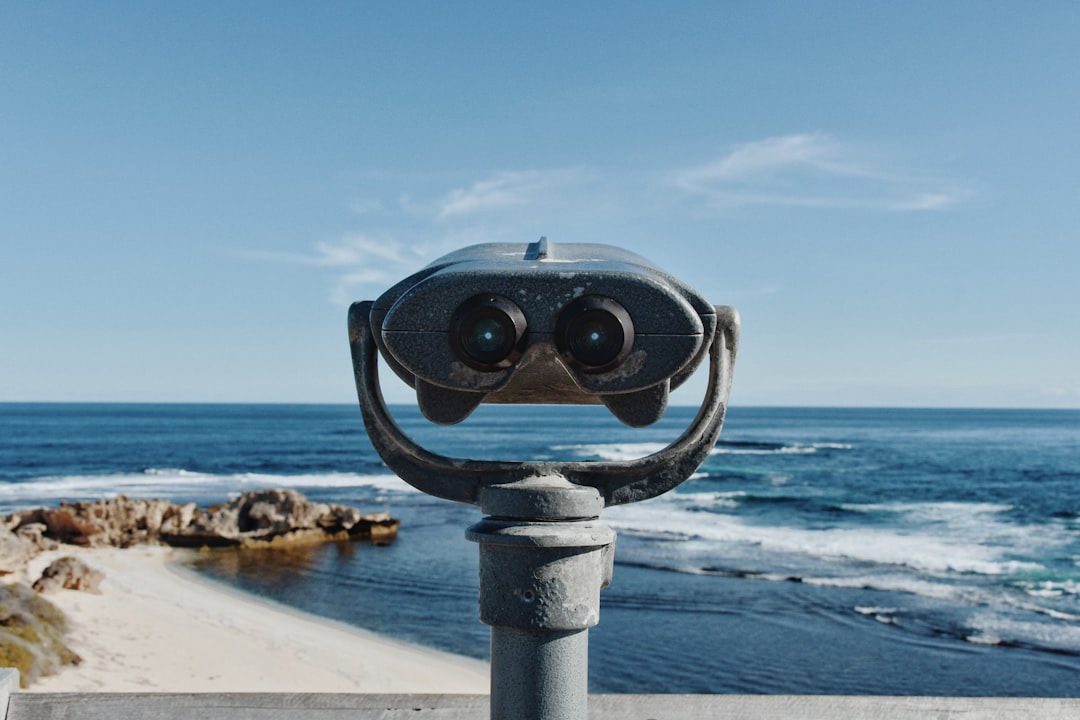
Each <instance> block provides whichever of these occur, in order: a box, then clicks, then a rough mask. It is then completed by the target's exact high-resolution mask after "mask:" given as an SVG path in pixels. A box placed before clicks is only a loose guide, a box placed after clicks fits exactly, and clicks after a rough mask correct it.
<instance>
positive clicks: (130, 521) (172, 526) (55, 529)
mask: <svg viewBox="0 0 1080 720" xmlns="http://www.w3.org/2000/svg"><path fill="white" fill-rule="evenodd" d="M2 527H3V528H4V529H5V530H7V531H8V532H7V536H6V537H5V536H4V535H2V534H0V569H2V567H3V565H2V563H3V554H2V553H3V548H4V543H5V541H9V543H10V548H11V549H10V552H11V553H13V558H15V557H17V556H18V553H19V552H20V548H21V547H23V546H22V545H20V542H23V541H25V542H26V544H27V545H28V546H29V547H30V548H31V550H32V552H31V555H32V554H33V552H36V549H35V548H40V547H42V546H43V544H44V543H47V542H56V541H59V542H63V543H69V544H73V545H82V546H87V547H101V546H114V547H131V546H132V545H138V544H142V543H158V542H162V543H165V544H168V545H175V546H180V547H203V546H206V547H223V546H242V547H261V546H265V545H269V544H274V545H282V544H291V543H314V542H326V541H328V540H345V539H350V538H360V539H370V540H374V541H378V542H386V541H388V540H391V539H393V538H394V537H396V535H397V527H398V521H397V520H394V519H392V518H391V517H390V516H389V515H388V514H386V513H372V514H368V515H364V514H361V513H360V512H359V511H358V510H356V509H355V508H351V507H347V506H344V505H331V504H327V503H316V502H312V501H310V500H308V499H307V498H305V497H304V496H303V495H302V494H300V493H299V492H297V491H295V490H277V489H274V490H262V491H252V492H247V493H244V494H242V495H240V496H239V497H237V498H234V499H233V500H230V501H229V502H227V503H223V504H221V505H216V506H214V507H211V508H208V509H206V510H203V509H201V508H198V507H197V506H196V505H195V504H194V503H188V504H185V505H177V504H175V503H170V502H168V501H166V500H140V499H132V498H128V497H125V496H123V495H121V496H119V497H115V498H112V499H109V500H97V501H95V502H77V503H68V502H64V503H61V505H60V507H58V508H55V509H47V508H40V509H37V510H27V511H22V512H18V513H14V514H12V515H9V516H8V517H7V518H6V519H5V522H4V523H3V525H2ZM24 536H25V537H24ZM12 538H13V539H12ZM27 538H32V539H30V540H28V539H27ZM33 538H36V539H33ZM28 557H29V556H28ZM13 562H14V560H13ZM23 562H25V558H24V559H23ZM20 565H21V563H20Z"/></svg>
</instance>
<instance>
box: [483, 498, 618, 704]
mask: <svg viewBox="0 0 1080 720" xmlns="http://www.w3.org/2000/svg"><path fill="white" fill-rule="evenodd" d="M467 537H468V538H469V539H470V540H472V541H474V542H477V543H479V544H480V619H481V620H483V621H484V622H485V623H487V624H488V625H490V626H491V720H586V718H587V717H588V707H587V706H588V699H589V628H590V627H592V626H593V625H595V624H596V623H597V622H598V621H599V619H600V590H601V589H602V588H604V587H606V586H607V585H608V583H609V582H610V580H611V560H612V554H613V550H614V542H615V533H614V532H613V531H612V530H611V528H609V527H607V526H606V525H603V524H601V523H599V522H597V521H595V520H578V521H572V520H571V521H566V520H564V521H557V522H549V521H541V520H515V519H494V518H486V519H484V520H482V521H481V522H479V523H477V524H476V525H473V526H472V527H471V528H469V532H468V534H467Z"/></svg>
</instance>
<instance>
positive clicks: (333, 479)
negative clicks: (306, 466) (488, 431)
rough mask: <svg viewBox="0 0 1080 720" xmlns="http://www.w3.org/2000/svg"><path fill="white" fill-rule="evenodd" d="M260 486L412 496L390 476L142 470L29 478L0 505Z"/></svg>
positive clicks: (1, 495)
mask: <svg viewBox="0 0 1080 720" xmlns="http://www.w3.org/2000/svg"><path fill="white" fill-rule="evenodd" d="M263 488H295V489H297V490H300V491H311V490H314V489H323V488H326V489H333V490H343V489H349V488H372V489H375V490H379V491H382V492H416V491H415V490H413V489H412V488H411V487H409V486H408V485H407V484H406V483H404V482H402V481H401V480H400V479H399V478H398V477H396V476H395V475H361V474H357V473H345V472H330V473H310V474H302V475H275V474H266V473H251V472H247V473H234V474H216V473H203V472H197V471H193V470H185V469H183V468H146V469H145V470H143V471H142V472H135V473H108V474H103V475H63V476H46V477H39V478H33V479H32V480H26V481H23V482H17V483H3V484H0V505H3V506H4V507H7V508H19V507H27V506H30V505H32V504H43V503H49V502H56V501H58V500H61V499H65V500H82V499H96V498H108V497H115V496H116V495H128V496H131V497H160V498H163V499H167V500H169V499H175V498H180V497H191V496H207V495H214V496H221V497H225V496H228V495H231V494H236V493H239V492H244V491H247V490H257V489H263Z"/></svg>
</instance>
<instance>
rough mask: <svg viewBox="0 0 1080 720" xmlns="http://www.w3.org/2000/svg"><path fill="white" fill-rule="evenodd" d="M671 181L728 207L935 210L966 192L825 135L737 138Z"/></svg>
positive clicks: (949, 183) (685, 189)
mask: <svg viewBox="0 0 1080 720" xmlns="http://www.w3.org/2000/svg"><path fill="white" fill-rule="evenodd" d="M675 184H676V185H677V186H678V187H679V188H681V189H682V190H683V191H685V192H687V193H689V194H691V195H695V196H699V197H703V198H705V199H707V200H708V201H709V202H711V203H715V204H717V205H722V206H728V207H739V206H747V205H777V206H791V207H807V208H853V209H857V208H862V209H874V210H888V211H895V212H905V211H920V210H941V209H944V208H948V207H951V206H953V205H955V204H956V203H958V202H961V201H962V200H964V199H966V198H968V197H969V196H970V194H971V193H970V192H969V191H967V190H966V189H964V188H962V187H959V186H957V185H956V184H955V183H953V182H950V181H948V180H945V179H942V178H936V177H933V176H931V175H923V174H911V173H904V172H899V171H896V170H894V169H892V168H890V167H888V166H887V165H886V164H885V163H883V162H882V161H881V160H880V159H879V158H878V157H877V156H876V154H875V153H873V152H871V151H870V150H868V149H867V148H865V147H862V146H859V145H857V144H855V143H848V142H842V141H839V140H836V139H834V138H831V137H829V136H827V135H823V134H798V135H785V136H781V137H772V138H766V139H764V140H755V141H752V142H747V143H743V144H741V145H738V146H736V147H735V148H734V149H732V150H731V151H730V152H728V153H727V154H726V155H724V156H722V157H720V158H719V159H717V160H714V161H712V162H709V163H706V164H704V165H699V166H696V167H691V168H687V169H684V170H682V171H680V172H677V173H676V174H675Z"/></svg>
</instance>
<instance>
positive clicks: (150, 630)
mask: <svg viewBox="0 0 1080 720" xmlns="http://www.w3.org/2000/svg"><path fill="white" fill-rule="evenodd" d="M182 552H185V551H178V550H174V549H170V548H165V547H137V548H131V549H126V550H120V549H115V548H101V549H93V550H80V549H78V548H70V547H66V548H63V549H62V550H60V551H56V552H49V553H43V554H42V555H40V556H39V557H37V558H35V559H34V560H33V561H32V562H31V563H30V565H29V567H28V575H29V576H30V577H37V576H38V575H39V574H40V572H41V569H42V568H44V567H45V566H46V565H47V564H48V563H49V562H51V561H52V560H53V559H55V558H57V557H60V556H62V555H76V556H78V557H79V558H80V559H82V560H83V561H84V562H85V563H86V564H88V565H90V566H91V567H93V568H95V569H98V570H100V571H101V572H103V573H104V574H105V580H104V581H103V582H102V584H101V594H91V593H87V592H79V591H74V590H63V591H60V592H56V593H51V594H49V595H47V596H46V597H48V599H49V600H50V601H51V602H53V604H55V605H56V606H57V607H59V608H60V609H61V610H63V611H64V613H65V614H66V615H67V617H68V619H69V622H70V631H69V634H68V636H67V637H68V644H69V645H70V646H71V648H72V649H73V650H75V652H77V653H78V654H79V655H80V656H82V658H83V661H82V663H81V664H80V665H79V666H77V667H71V668H66V669H64V670H62V671H61V672H59V673H58V674H56V675H52V676H49V677H45V678H42V679H41V680H39V681H38V682H36V683H34V684H33V685H32V686H31V687H30V688H29V691H30V692H94V691H99V692H267V691H270V692H355V693H388V692H390V693H393V692H403V693H486V692H487V691H488V666H487V664H486V663H484V662H481V661H479V660H475V659H472V658H465V657H459V656H456V655H452V654H449V653H441V652H438V651H435V650H429V649H426V648H422V647H418V646H414V645H409V644H406V643H402V642H398V641H395V640H392V639H388V638H385V637H382V636H379V635H376V634H374V633H369V632H365V631H363V630H359V629H356V628H353V627H350V626H347V625H343V624H340V623H336V622H333V621H330V620H325V619H323V618H318V617H315V616H311V615H307V614H304V613H301V612H298V611H294V610H292V609H290V608H286V607H283V606H281V605H278V604H274V603H271V602H269V601H264V600H261V599H260V598H256V597H253V596H250V595H246V594H244V593H240V592H236V591H232V590H230V589H228V588H225V587H223V586H221V585H218V584H215V583H212V582H210V581H208V580H205V579H202V578H200V577H199V576H198V575H196V574H195V573H194V572H192V571H190V570H187V569H185V568H183V567H182V566H181V565H180V563H179V560H180V558H181V557H182V556H181V554H180V553H182ZM388 602H393V599H392V598H388Z"/></svg>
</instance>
